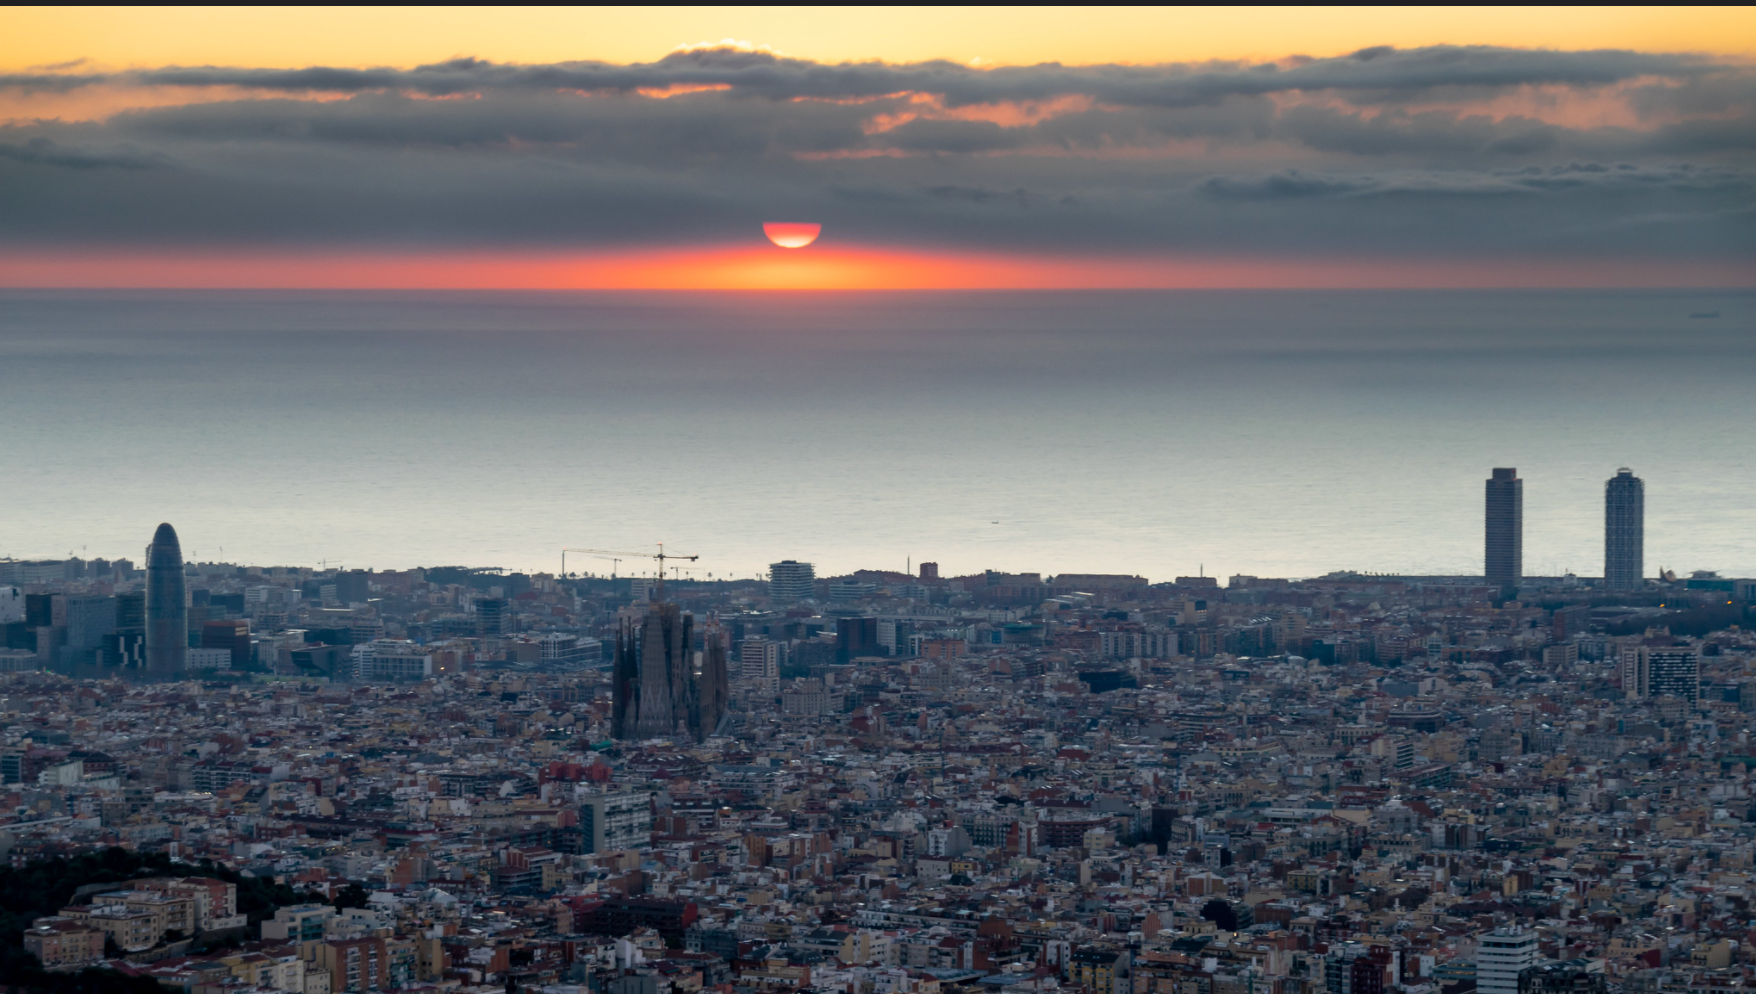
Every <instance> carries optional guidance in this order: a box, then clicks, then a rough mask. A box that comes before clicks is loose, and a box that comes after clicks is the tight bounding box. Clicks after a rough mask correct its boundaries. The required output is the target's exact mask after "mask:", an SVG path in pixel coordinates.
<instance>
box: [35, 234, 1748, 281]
mask: <svg viewBox="0 0 1756 994" xmlns="http://www.w3.org/2000/svg"><path fill="white" fill-rule="evenodd" d="M753 236H754V237H753V238H752V241H756V240H757V239H760V237H761V232H760V231H757V232H754V233H753ZM0 286H9V287H67V288H73V287H84V288H89V287H141V288H159V289H171V288H235V289H247V288H277V289H299V288H312V289H374V288H384V289H500V290H512V289H546V290H628V289H672V290H676V289H700V290H710V289H711V290H777V289H804V290H873V289H916V290H932V289H938V290H945V289H1079V288H1089V289H1100V288H1115V289H1121V288H1164V289H1201V288H1252V287H1256V288H1268V287H1284V288H1297V287H1312V288H1323V287H1334V288H1407V289H1412V288H1472V287H1581V288H1589V287H1626V286H1648V287H1655V286H1657V287H1727V286H1742V287H1749V286H1756V270H1752V269H1751V267H1749V266H1746V265H1743V264H1741V263H1736V262H1713V263H1708V264H1702V263H1700V262H1683V261H1677V260H1638V259H1618V260H1612V261H1607V262H1597V261H1594V262H1580V261H1572V262H1570V261H1558V260H1552V259H1544V260H1528V259H1501V260H1467V261H1455V260H1433V259H1422V260H1404V259H1360V258H1329V259H1310V258H1303V259H1275V258H1259V257H1242V256H1239V257H1226V256H1212V255H1202V256H1152V257H1112V258H1073V257H1063V258H1056V257H1044V256H1040V255H1024V254H1013V255H1007V254H1001V253H969V252H959V253H934V252H918V251H907V250H873V249H859V248H851V249H850V248H833V247H830V248H810V249H802V250H797V251H790V250H787V249H780V248H774V247H772V246H768V245H767V243H766V242H763V243H762V245H761V246H752V247H750V248H735V247H720V248H703V249H675V250H647V251H633V252H629V251H624V252H614V253H602V254H588V253H551V254H536V253H512V252H508V253H495V254H464V253H451V254H428V255H423V254H395V253H370V254H366V253H348V252H334V253H311V254H276V253H265V252H255V253H248V252H246V253H238V252H231V253H225V254H217V253H215V254H199V253H191V254H185V255H177V254H170V253H163V252H154V253H137V254H130V253H100V252H81V253H34V254H31V255H28V256H26V255H17V254H13V255H0Z"/></svg>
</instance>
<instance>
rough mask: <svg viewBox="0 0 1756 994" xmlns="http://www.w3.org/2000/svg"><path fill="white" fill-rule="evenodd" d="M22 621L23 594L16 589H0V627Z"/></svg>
mask: <svg viewBox="0 0 1756 994" xmlns="http://www.w3.org/2000/svg"><path fill="white" fill-rule="evenodd" d="M23 620H24V592H23V591H21V590H19V589H18V588H17V587H0V625H9V624H11V623H12V622H14V621H23Z"/></svg>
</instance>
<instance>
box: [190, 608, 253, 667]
mask: <svg viewBox="0 0 1756 994" xmlns="http://www.w3.org/2000/svg"><path fill="white" fill-rule="evenodd" d="M201 647H202V648H203V649H224V650H226V651H227V652H228V653H230V657H229V660H228V662H229V663H230V665H231V667H232V668H234V669H240V670H241V669H248V668H249V666H250V622H248V621H245V620H242V619H239V620H236V621H208V622H203V623H202V625H201Z"/></svg>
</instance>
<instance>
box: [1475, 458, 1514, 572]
mask: <svg viewBox="0 0 1756 994" xmlns="http://www.w3.org/2000/svg"><path fill="white" fill-rule="evenodd" d="M1487 498H1488V499H1487V548H1486V553H1487V554H1486V556H1485V559H1486V567H1485V569H1484V571H1483V572H1485V573H1486V574H1487V578H1488V586H1490V587H1498V588H1500V589H1502V590H1504V589H1506V588H1508V587H1516V586H1518V584H1519V582H1520V581H1521V580H1523V579H1524V481H1523V480H1521V479H1519V478H1518V470H1516V469H1510V468H1507V469H1502V468H1496V469H1495V470H1494V475H1493V476H1492V477H1490V478H1489V479H1488V484H1487Z"/></svg>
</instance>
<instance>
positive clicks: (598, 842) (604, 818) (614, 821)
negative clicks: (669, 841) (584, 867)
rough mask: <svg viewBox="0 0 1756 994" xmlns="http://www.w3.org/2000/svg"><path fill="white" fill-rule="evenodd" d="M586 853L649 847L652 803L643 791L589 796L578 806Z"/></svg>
mask: <svg viewBox="0 0 1756 994" xmlns="http://www.w3.org/2000/svg"><path fill="white" fill-rule="evenodd" d="M579 828H580V831H581V832H582V833H583V834H584V836H585V840H584V841H585V851H586V852H588V853H592V852H615V851H617V850H621V849H645V848H647V847H649V846H651V845H652V799H651V798H650V797H649V796H648V795H647V794H646V793H645V792H644V791H639V792H636V791H627V792H623V793H616V794H588V795H586V797H585V799H584V800H583V801H581V802H580V804H579Z"/></svg>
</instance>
